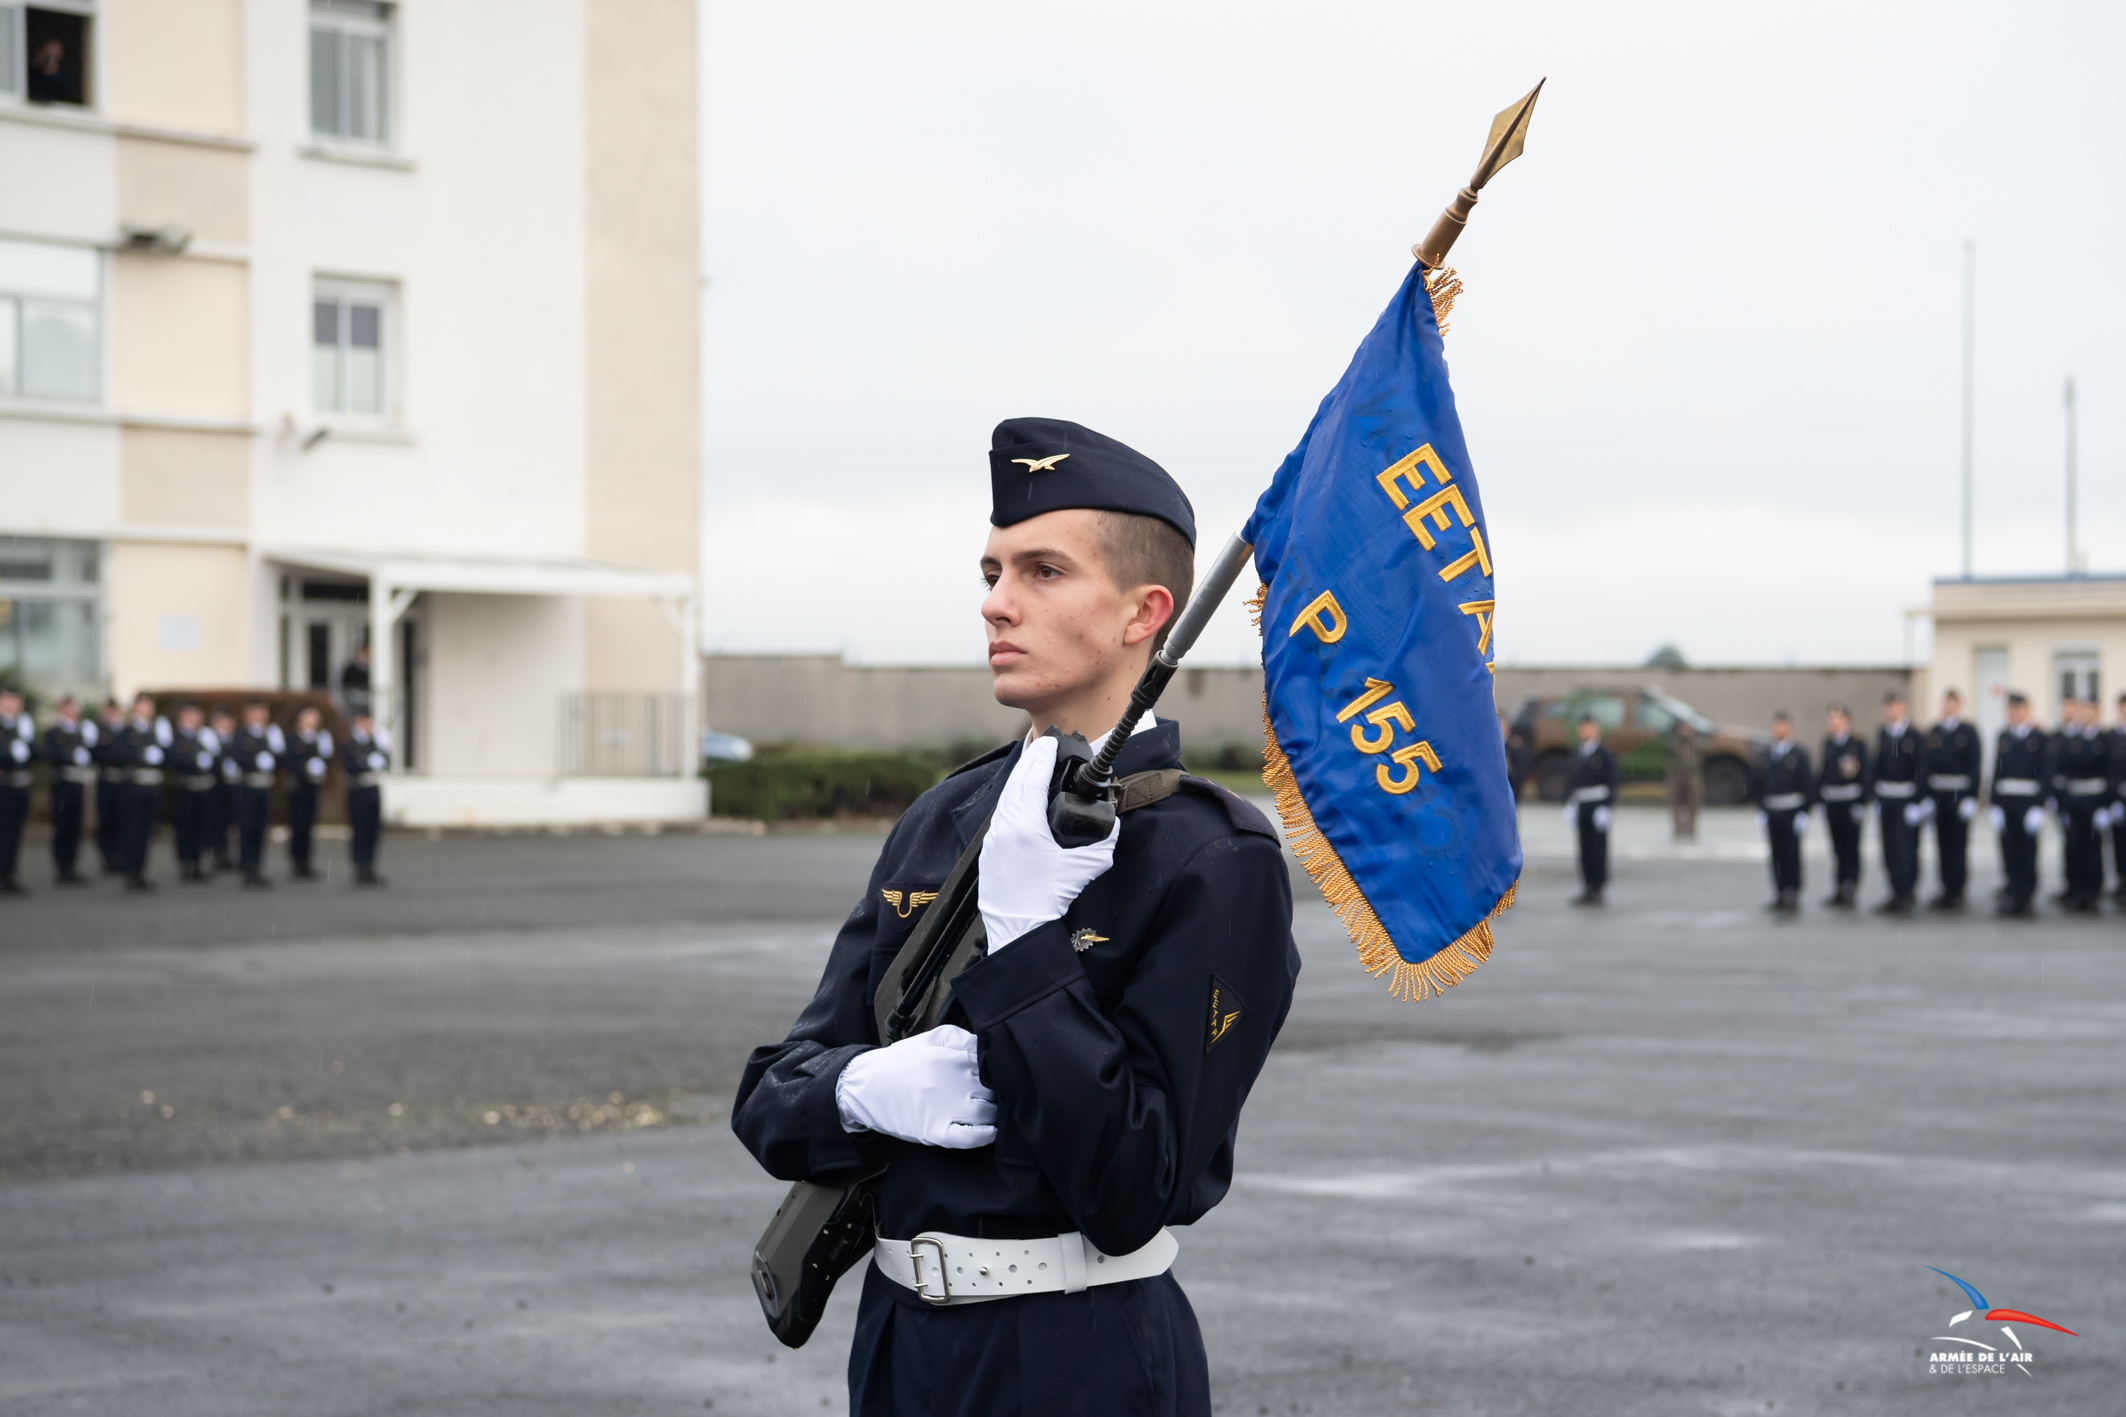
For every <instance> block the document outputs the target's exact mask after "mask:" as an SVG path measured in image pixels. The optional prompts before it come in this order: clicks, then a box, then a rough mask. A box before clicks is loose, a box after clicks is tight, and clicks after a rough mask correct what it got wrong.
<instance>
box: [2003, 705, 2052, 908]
mask: <svg viewBox="0 0 2126 1417" xmlns="http://www.w3.org/2000/svg"><path fill="white" fill-rule="evenodd" d="M2050 759H2051V745H2050V743H2049V741H2048V740H2047V738H2046V735H2045V734H2044V733H2042V732H2041V731H2039V730H2038V729H2037V728H2036V727H2035V726H2034V725H2033V724H2032V723H2031V722H2030V700H2029V699H2027V698H2025V697H2024V696H2023V695H2021V694H2017V693H2011V694H2009V695H2008V726H2007V727H2006V728H2003V729H2002V730H2001V736H2000V740H1999V741H1998V742H1997V743H1995V744H1994V747H1993V788H1992V793H1991V797H1992V802H1993V806H1992V820H1993V832H1994V835H1995V836H1997V837H1999V838H2000V848H2001V875H2002V876H2003V877H2005V878H2006V881H2007V884H2006V885H2005V886H2003V887H2002V888H2001V893H2000V913H2001V914H2002V915H2012V916H2017V917H2024V918H2027V917H2028V916H2029V915H2031V914H2032V907H2031V903H2030V902H2031V899H2032V897H2034V896H2036V894H2037V834H2038V832H2039V831H2040V830H2042V829H2043V827H2044V825H2045V799H2046V798H2047V797H2049V796H2051V791H2050V788H2049V786H2048V784H2047V782H2046V777H2047V765H2048V763H2049V761H2050Z"/></svg>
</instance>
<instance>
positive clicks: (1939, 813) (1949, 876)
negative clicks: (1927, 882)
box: [1934, 792, 1971, 900]
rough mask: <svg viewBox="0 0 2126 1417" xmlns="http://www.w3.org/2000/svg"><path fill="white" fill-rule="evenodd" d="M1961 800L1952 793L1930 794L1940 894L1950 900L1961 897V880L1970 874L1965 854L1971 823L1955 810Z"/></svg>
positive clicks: (1962, 895)
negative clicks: (1932, 801)
mask: <svg viewBox="0 0 2126 1417" xmlns="http://www.w3.org/2000/svg"><path fill="white" fill-rule="evenodd" d="M1963 800H1964V799H1963V798H1962V797H1961V796H1960V795H1958V794H1957V793H1954V792H1937V793H1935V794H1934V849H1935V851H1936V853H1937V854H1939V855H1940V857H1941V860H1940V862H1939V863H1938V865H1939V867H1940V870H1941V893H1942V894H1943V895H1945V896H1947V897H1949V898H1950V899H1951V900H1962V899H1963V897H1964V882H1965V881H1966V880H1967V879H1969V873H1970V862H1969V861H1968V860H1967V859H1966V857H1967V855H1968V848H1969V847H1970V845H1971V824H1970V823H1969V822H1967V821H1965V820H1964V819H1963V816H1962V814H1961V813H1960V812H1959V811H1958V810H1957V809H1958V808H1959V807H1961V806H1962V805H1963Z"/></svg>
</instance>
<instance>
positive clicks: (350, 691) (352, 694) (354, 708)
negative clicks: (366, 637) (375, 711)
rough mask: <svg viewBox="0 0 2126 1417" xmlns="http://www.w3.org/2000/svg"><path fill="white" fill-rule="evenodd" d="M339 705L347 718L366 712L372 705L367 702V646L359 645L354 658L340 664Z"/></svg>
mask: <svg viewBox="0 0 2126 1417" xmlns="http://www.w3.org/2000/svg"><path fill="white" fill-rule="evenodd" d="M340 707H341V708H342V709H344V710H345V711H346V713H347V716H348V717H349V718H352V717H353V716H354V715H356V714H358V713H359V714H367V713H369V712H370V711H371V709H372V707H373V705H371V704H370V702H369V646H367V645H360V646H358V647H356V649H355V651H354V658H352V659H350V660H348V661H347V662H346V663H345V664H344V665H342V666H340Z"/></svg>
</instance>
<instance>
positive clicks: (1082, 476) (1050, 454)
mask: <svg viewBox="0 0 2126 1417" xmlns="http://www.w3.org/2000/svg"><path fill="white" fill-rule="evenodd" d="M989 490H990V512H989V523H990V525H991V526H1011V525H1013V524H1015V523H1017V522H1023V521H1025V520H1027V519H1028V518H1030V517H1038V516H1040V515H1041V514H1042V513H1043V512H1060V511H1064V510H1066V509H1068V508H1073V507H1083V508H1087V509H1090V510H1093V511H1102V512H1130V513H1134V514H1135V515H1137V516H1140V517H1157V518H1158V519H1159V520H1160V521H1163V522H1165V523H1166V524H1167V525H1168V526H1171V527H1172V528H1173V529H1174V530H1176V531H1178V532H1180V533H1181V535H1182V536H1183V537H1184V538H1186V539H1187V541H1188V544H1189V545H1190V546H1192V547H1193V546H1194V545H1195V544H1196V512H1195V509H1194V508H1192V507H1190V506H1189V500H1188V496H1187V494H1186V493H1184V492H1183V491H1182V490H1181V484H1179V483H1177V482H1175V481H1174V479H1173V478H1171V477H1169V476H1168V475H1167V471H1166V469H1165V468H1163V467H1161V466H1159V464H1157V463H1155V462H1153V461H1152V460H1151V459H1150V458H1148V457H1146V456H1145V455H1144V454H1142V453H1140V452H1138V451H1137V450H1136V449H1135V448H1132V447H1130V446H1129V445H1128V444H1126V443H1118V442H1116V441H1115V440H1114V439H1113V438H1110V437H1108V436H1107V435H1106V434H1104V433H1095V432H1093V430H1092V429H1090V428H1087V427H1084V426H1083V425H1081V424H1077V423H1066V422H1065V421H1064V420H1062V419H1060V418H1007V419H1005V420H1004V421H1003V422H1002V423H999V424H998V425H997V429H996V432H994V433H992V434H991V435H990V438H989Z"/></svg>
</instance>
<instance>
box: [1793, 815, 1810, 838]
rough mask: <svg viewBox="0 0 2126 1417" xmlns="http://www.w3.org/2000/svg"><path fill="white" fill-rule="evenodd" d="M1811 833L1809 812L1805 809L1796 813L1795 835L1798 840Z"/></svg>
mask: <svg viewBox="0 0 2126 1417" xmlns="http://www.w3.org/2000/svg"><path fill="white" fill-rule="evenodd" d="M1808 834H1809V814H1808V813H1807V812H1805V811H1802V812H1796V813H1795V814H1794V836H1795V838H1796V839H1797V840H1798V839H1799V838H1801V837H1804V836H1807V835H1808Z"/></svg>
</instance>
